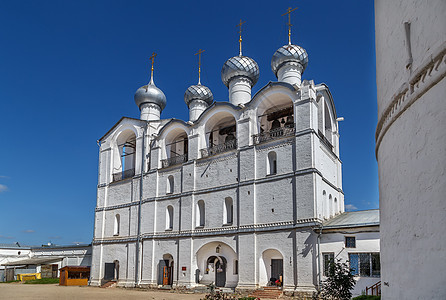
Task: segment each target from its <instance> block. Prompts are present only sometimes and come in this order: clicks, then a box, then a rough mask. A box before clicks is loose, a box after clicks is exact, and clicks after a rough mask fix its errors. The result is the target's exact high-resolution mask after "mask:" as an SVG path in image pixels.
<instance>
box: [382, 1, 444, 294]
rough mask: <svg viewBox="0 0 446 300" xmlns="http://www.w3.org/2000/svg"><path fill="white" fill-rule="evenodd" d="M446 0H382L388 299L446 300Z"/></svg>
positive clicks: (384, 277) (384, 268) (384, 267)
mask: <svg viewBox="0 0 446 300" xmlns="http://www.w3.org/2000/svg"><path fill="white" fill-rule="evenodd" d="M445 16H446V2H445V1H443V0H432V1H402V0H400V1H380V0H376V1H375V29H376V70H377V73H376V81H377V91H378V126H377V131H376V144H377V145H376V156H377V160H378V173H379V191H380V214H381V216H380V219H381V266H382V276H381V277H382V283H383V285H382V295H383V299H445V298H446V277H445V276H443V275H441V274H442V273H443V270H445V269H446V252H445V251H444V249H446V233H445V231H444V228H446V213H445V212H446V202H445V201H444V199H445V194H446V176H445V173H446V160H445V157H446V147H445V145H446V135H445V132H446V102H445V91H446V79H445V75H446V30H445V28H446V18H445Z"/></svg>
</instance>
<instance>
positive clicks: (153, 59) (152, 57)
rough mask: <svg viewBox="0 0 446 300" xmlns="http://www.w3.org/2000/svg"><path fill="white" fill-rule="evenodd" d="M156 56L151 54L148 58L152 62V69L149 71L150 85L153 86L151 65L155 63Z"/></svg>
mask: <svg viewBox="0 0 446 300" xmlns="http://www.w3.org/2000/svg"><path fill="white" fill-rule="evenodd" d="M157 55H158V54H156V53H155V52H153V53H152V55H151V56H150V57H149V59H150V60H151V61H152V68H151V69H150V83H151V84H153V63H154V61H155V57H156V56H157Z"/></svg>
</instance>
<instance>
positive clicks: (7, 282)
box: [0, 280, 19, 283]
mask: <svg viewBox="0 0 446 300" xmlns="http://www.w3.org/2000/svg"><path fill="white" fill-rule="evenodd" d="M11 282H19V280H10V281H0V283H11Z"/></svg>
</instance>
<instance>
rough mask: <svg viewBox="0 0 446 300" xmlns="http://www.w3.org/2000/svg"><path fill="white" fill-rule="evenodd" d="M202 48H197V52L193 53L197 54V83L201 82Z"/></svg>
mask: <svg viewBox="0 0 446 300" xmlns="http://www.w3.org/2000/svg"><path fill="white" fill-rule="evenodd" d="M203 52H204V50H201V49H199V50H198V52H197V53H195V54H194V55H198V84H201V53H203Z"/></svg>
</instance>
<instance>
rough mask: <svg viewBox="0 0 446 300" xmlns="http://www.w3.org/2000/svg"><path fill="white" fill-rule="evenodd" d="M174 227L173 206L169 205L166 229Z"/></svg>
mask: <svg viewBox="0 0 446 300" xmlns="http://www.w3.org/2000/svg"><path fill="white" fill-rule="evenodd" d="M172 229H173V206H172V205H169V206H167V208H166V230H172Z"/></svg>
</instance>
